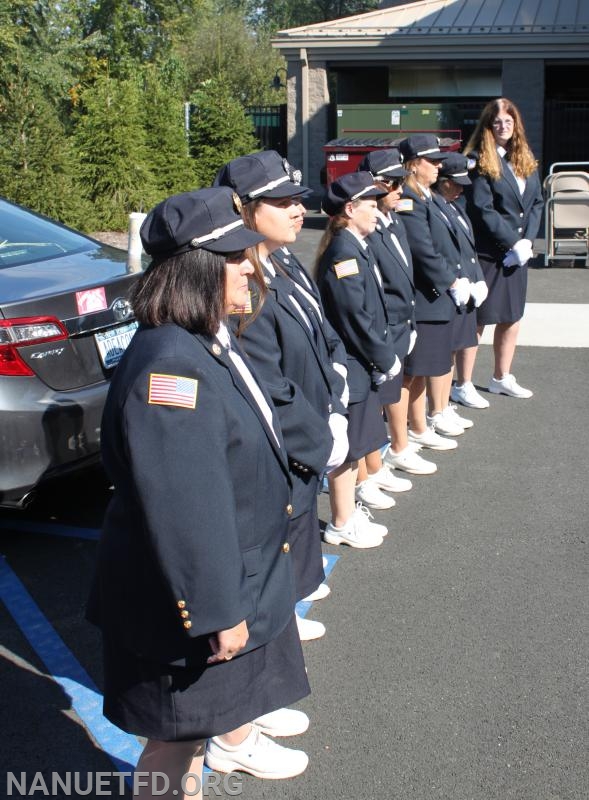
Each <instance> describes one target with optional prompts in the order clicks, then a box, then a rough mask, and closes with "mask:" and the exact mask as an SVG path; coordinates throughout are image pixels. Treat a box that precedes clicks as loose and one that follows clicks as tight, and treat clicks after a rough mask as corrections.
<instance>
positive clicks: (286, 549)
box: [282, 542, 290, 553]
mask: <svg viewBox="0 0 589 800" xmlns="http://www.w3.org/2000/svg"><path fill="white" fill-rule="evenodd" d="M282 552H283V553H290V545H289V543H288V542H285V543H284V544H283V545H282Z"/></svg>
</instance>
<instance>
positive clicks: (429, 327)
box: [405, 319, 454, 378]
mask: <svg viewBox="0 0 589 800" xmlns="http://www.w3.org/2000/svg"><path fill="white" fill-rule="evenodd" d="M453 325H454V320H453V319H451V320H449V321H448V322H418V323H417V325H416V328H417V340H416V342H415V347H414V348H413V350H412V351H411V353H409V355H408V356H407V358H406V359H405V373H406V374H407V375H411V376H413V377H415V376H424V377H427V378H429V377H431V378H433V377H436V376H437V375H446V373H448V372H450V370H451V369H452V328H453Z"/></svg>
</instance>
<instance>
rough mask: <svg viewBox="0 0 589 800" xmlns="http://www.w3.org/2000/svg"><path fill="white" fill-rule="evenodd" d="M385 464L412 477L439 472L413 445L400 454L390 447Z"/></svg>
mask: <svg viewBox="0 0 589 800" xmlns="http://www.w3.org/2000/svg"><path fill="white" fill-rule="evenodd" d="M384 462H385V464H387V465H388V466H390V467H395V468H396V469H401V470H403V471H404V472H409V473H410V474H411V475H433V473H434V472H435V471H436V470H437V466H436V465H435V464H434V462H433V461H426V460H425V458H422V457H421V456H420V455H419V453H417V451H416V450H415V449H414V448H413V447H412V446H411V445H409V446H408V447H406V448H405V449H404V450H401V452H400V453H394V452H393V451H392V450H391V448H390V447H389V448H387V451H386V453H385V454H384Z"/></svg>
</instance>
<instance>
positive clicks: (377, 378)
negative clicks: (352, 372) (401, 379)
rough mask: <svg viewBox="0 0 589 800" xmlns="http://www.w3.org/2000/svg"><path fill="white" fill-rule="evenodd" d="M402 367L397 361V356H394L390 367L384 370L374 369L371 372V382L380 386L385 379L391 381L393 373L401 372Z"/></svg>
mask: <svg viewBox="0 0 589 800" xmlns="http://www.w3.org/2000/svg"><path fill="white" fill-rule="evenodd" d="M402 367H403V365H402V364H401V362H400V361H399V356H395V361H394V363H393V366H392V367H390V368H389V369H388V370H387V371H386V372H378V370H374V372H373V373H372V383H375V384H376V385H377V386H380V385H381V383H384V382H385V381H392V380H393V378H394V377H395V375H398V374H399V372H401V368H402Z"/></svg>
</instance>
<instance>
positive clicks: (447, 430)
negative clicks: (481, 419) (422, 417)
mask: <svg viewBox="0 0 589 800" xmlns="http://www.w3.org/2000/svg"><path fill="white" fill-rule="evenodd" d="M426 421H427V425H428V427H429V428H432V429H433V430H434V431H435V432H436V433H441V434H442V436H462V434H463V433H464V428H463V427H462V425H460V424H459V423H458V422H456V420H453V419H452V418H451V417H447V416H445V415H444V412H443V411H440V412H438V413H437V414H434V415H433V417H430V416H429V414H428V416H427V417H426ZM424 447H427V445H424Z"/></svg>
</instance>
